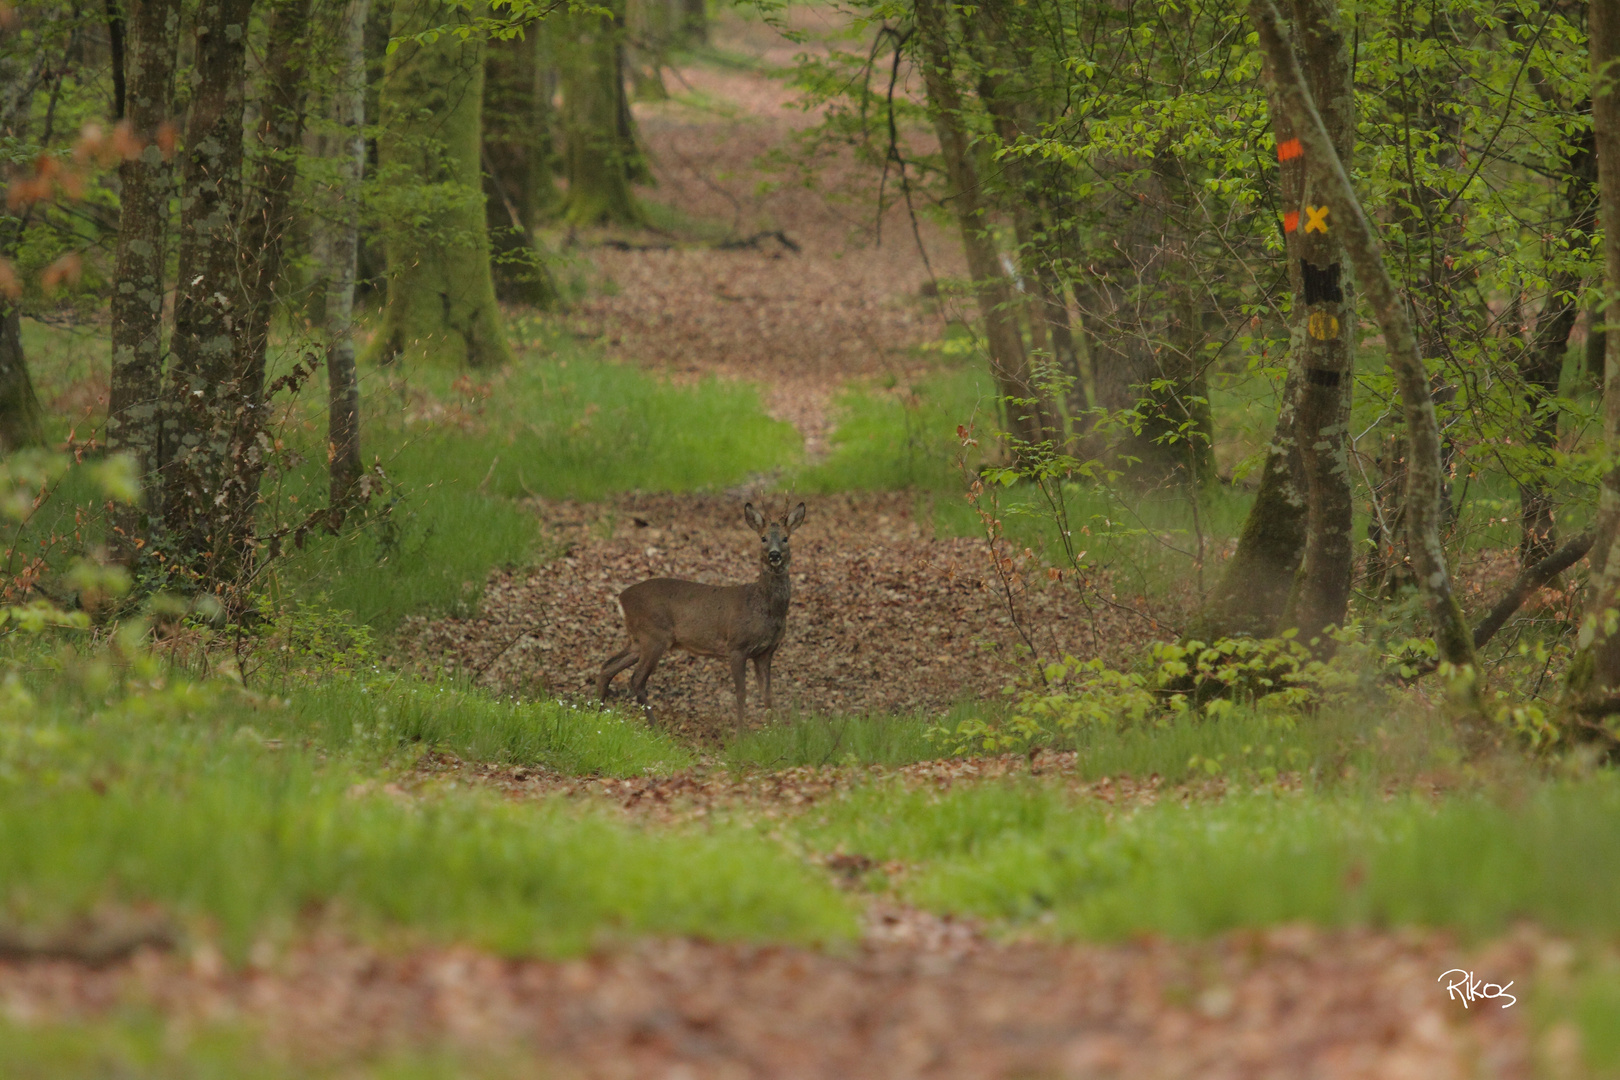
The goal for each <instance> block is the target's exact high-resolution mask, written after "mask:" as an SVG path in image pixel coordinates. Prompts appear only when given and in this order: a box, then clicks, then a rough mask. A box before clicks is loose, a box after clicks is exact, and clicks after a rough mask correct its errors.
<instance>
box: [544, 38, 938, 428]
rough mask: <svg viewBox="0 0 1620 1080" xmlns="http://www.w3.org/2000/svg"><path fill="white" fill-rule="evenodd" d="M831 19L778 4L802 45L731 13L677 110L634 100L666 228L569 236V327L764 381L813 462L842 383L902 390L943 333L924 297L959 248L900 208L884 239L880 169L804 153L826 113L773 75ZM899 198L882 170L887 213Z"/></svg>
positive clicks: (647, 358)
mask: <svg viewBox="0 0 1620 1080" xmlns="http://www.w3.org/2000/svg"><path fill="white" fill-rule="evenodd" d="M829 10H830V9H829ZM826 15H827V13H826V12H823V11H821V10H820V9H814V8H806V7H802V6H796V7H794V8H791V9H789V11H788V13H787V17H788V18H790V19H791V20H792V21H793V23H794V25H795V28H797V29H800V30H803V31H805V32H807V33H808V34H809V35H811V36H810V38H809V39H808V40H807V41H806V42H804V43H802V44H795V43H792V42H789V41H787V40H786V39H784V38H783V37H782V36H781V35H780V34H779V33H778V32H777V31H776V30H775V29H773V28H772V27H770V26H766V25H765V24H763V23H761V22H759V21H758V20H757V19H745V18H743V17H742V16H740V15H738V14H736V13H735V12H734V11H731V10H730V9H725V11H724V13H723V14H722V15H721V16H720V17H719V18H717V19H716V20H715V22H714V24H713V28H712V32H711V42H712V48H711V49H710V50H709V51H707V52H706V53H705V56H706V57H708V58H707V59H705V60H702V61H695V62H692V63H687V64H684V65H682V66H680V67H677V68H674V69H673V70H669V71H666V72H665V74H664V82H665V85H666V86H667V88H668V90H669V93H670V99H669V100H668V101H662V102H639V103H637V104H636V105H635V114H636V119H637V122H638V124H639V126H640V130H641V134H642V137H643V140H644V142H645V144H646V146H647V149H648V151H649V154H650V157H651V160H652V166H653V172H654V174H655V176H656V179H657V184H656V186H654V187H652V188H649V189H644V190H643V191H642V192H641V195H642V197H643V198H644V199H645V200H646V201H647V202H649V203H655V204H658V205H657V206H656V207H654V208H653V216H654V217H655V218H656V219H658V220H660V221H661V222H662V221H663V219H667V218H673V219H674V220H673V221H672V222H664V224H662V225H660V227H659V228H657V229H654V230H649V231H641V232H637V233H634V234H630V233H622V232H615V233H609V234H594V233H593V234H589V235H580V236H577V237H576V238H575V240H576V242H578V243H580V244H582V245H583V246H584V249H585V251H586V253H587V255H588V257H589V260H590V263H591V267H592V271H593V274H592V281H591V284H592V286H593V288H592V291H591V295H590V296H588V297H587V298H585V299H583V300H582V301H580V302H579V303H578V304H577V306H576V307H575V309H574V310H573V312H572V313H571V315H570V316H569V323H570V326H571V328H572V329H573V330H574V331H575V332H576V333H578V334H581V335H583V336H586V337H589V338H591V339H593V340H598V341H600V342H601V343H602V345H603V347H604V350H605V352H606V354H607V355H608V356H609V357H612V358H615V359H621V360H626V361H630V362H634V363H637V364H640V365H642V366H644V367H647V368H650V369H652V370H656V371H659V372H661V373H664V374H667V375H670V376H673V377H675V378H677V379H680V378H687V379H696V378H702V377H705V376H709V375H718V376H720V377H722V378H734V379H742V380H747V381H750V382H754V383H756V384H758V385H759V387H760V389H761V393H762V395H763V396H764V404H765V406H766V408H767V410H768V411H769V412H770V413H771V415H773V416H774V417H776V418H777V419H780V420H786V421H788V422H790V423H792V424H793V425H794V426H795V427H797V428H798V429H799V432H800V433H801V435H803V437H804V440H805V450H806V454H807V456H809V457H810V458H812V459H814V458H817V457H819V456H821V455H822V454H823V453H824V452H825V450H826V440H827V434H828V432H829V430H830V427H831V423H832V420H831V413H832V407H833V403H834V401H835V398H836V396H837V394H838V392H839V391H840V390H841V389H842V388H843V387H844V386H845V385H846V384H847V383H849V382H851V381H852V380H856V381H863V382H879V381H881V382H887V383H890V384H891V385H892V384H894V383H905V382H907V381H909V379H910V378H911V377H913V376H914V375H916V374H917V373H918V372H920V371H921V370H924V369H926V367H927V364H926V362H923V361H922V360H921V359H920V358H919V357H918V356H917V355H915V353H914V351H913V350H914V348H915V346H917V345H919V344H921V343H923V342H926V341H930V340H934V339H936V338H937V337H938V336H939V333H940V330H941V328H942V327H943V322H942V319H941V315H940V313H939V310H938V305H936V304H934V303H933V302H931V301H926V300H924V299H923V293H924V286H925V284H926V283H928V282H929V281H930V280H931V275H932V274H957V273H960V272H961V268H960V263H961V254H960V250H959V249H960V244H959V243H954V242H952V238H951V237H950V236H949V235H948V234H946V233H944V232H942V231H941V230H939V229H938V228H936V227H935V226H934V225H933V224H932V223H930V222H928V221H926V220H919V221H918V222H917V230H916V232H914V230H913V227H912V222H911V219H910V216H909V214H908V213H907V210H906V207H905V206H904V205H903V204H901V203H895V204H894V205H890V206H889V207H888V209H887V211H886V212H885V213H884V215H883V220H882V222H881V233H880V231H879V227H878V226H879V222H878V220H877V214H876V208H877V194H878V193H877V179H878V178H877V175H876V173H875V171H874V170H873V169H872V168H871V167H870V166H864V165H858V164H857V163H856V162H855V161H854V158H853V155H852V153H851V152H850V150H849V149H848V148H847V147H842V146H823V147H821V148H819V149H817V150H816V151H815V152H813V153H808V154H807V153H806V152H805V151H804V149H803V139H804V137H805V134H806V132H807V131H808V130H809V129H810V128H811V127H812V126H813V125H814V124H815V123H816V121H817V120H818V119H819V115H818V114H817V113H814V112H808V111H806V110H805V109H803V108H802V107H800V105H799V104H798V103H797V102H798V98H799V92H798V91H797V90H796V89H795V88H794V87H793V86H791V85H790V84H789V82H788V80H787V78H786V77H785V74H784V73H785V72H786V71H787V70H788V69H790V68H791V67H792V65H793V60H794V56H795V55H796V54H798V53H801V52H811V53H814V52H816V51H818V50H820V49H824V48H825V46H824V45H820V44H818V40H820V39H824V38H825V37H826V36H827V35H829V34H830V33H831V30H832V24H831V23H830V22H827V21H825V19H826ZM874 124H876V119H874ZM898 193H899V188H898V186H897V184H896V181H895V179H894V177H893V176H892V175H891V177H890V180H889V184H888V188H887V195H886V197H885V202H886V203H894V202H895V200H896V197H897V195H898ZM919 233H920V235H921V237H922V241H923V246H924V248H925V249H926V252H927V255H926V258H925V256H924V254H923V250H921V249H919V246H918V240H917V235H918V234H919ZM777 234H780V236H778V235H777ZM782 237H785V238H786V239H787V240H788V241H790V243H791V246H789V245H788V244H784V243H783V242H782V239H781V238H782ZM726 245H732V246H726ZM795 249H796V250H795Z"/></svg>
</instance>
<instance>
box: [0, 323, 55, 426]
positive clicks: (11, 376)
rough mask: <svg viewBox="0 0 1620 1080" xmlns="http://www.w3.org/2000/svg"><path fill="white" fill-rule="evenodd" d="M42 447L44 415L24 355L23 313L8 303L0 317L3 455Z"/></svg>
mask: <svg viewBox="0 0 1620 1080" xmlns="http://www.w3.org/2000/svg"><path fill="white" fill-rule="evenodd" d="M0 303H4V301H0ZM43 445H45V423H44V413H43V411H42V410H41V409H40V407H39V397H38V396H37V395H36V394H35V393H34V380H33V379H32V378H31V377H30V376H29V374H28V362H27V358H26V357H24V355H23V347H22V312H21V311H19V310H18V308H17V305H16V304H11V303H7V304H5V310H4V313H3V314H0V455H4V454H9V453H12V452H13V451H16V450H24V449H27V448H28V447H33V446H43Z"/></svg>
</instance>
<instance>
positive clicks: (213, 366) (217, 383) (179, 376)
mask: <svg viewBox="0 0 1620 1080" xmlns="http://www.w3.org/2000/svg"><path fill="white" fill-rule="evenodd" d="M252 6H253V4H252V0H215V2H213V3H209V4H205V5H204V6H203V7H202V8H201V9H200V10H199V12H198V15H197V43H196V56H195V67H196V91H195V93H194V94H193V96H192V100H191V115H190V118H189V119H188V121H187V124H186V141H185V142H186V154H185V162H184V166H183V170H182V175H181V181H180V237H179V258H178V271H179V272H178V286H177V292H176V296H175V310H174V337H173V341H172V342H171V351H172V352H173V362H172V363H171V365H170V371H169V377H168V386H167V390H166V393H165V403H164V409H163V432H162V440H163V445H162V455H163V459H162V460H161V461H160V467H161V469H162V470H163V473H164V478H163V489H164V490H163V495H164V503H163V510H164V520H165V525H166V528H167V532H168V534H169V537H168V538H169V541H170V543H171V545H172V548H173V551H172V557H173V558H174V559H175V560H176V561H177V562H178V563H179V570H180V572H181V574H182V575H183V576H191V577H193V578H194V579H195V581H196V583H197V584H198V585H199V586H201V587H204V588H210V589H213V590H215V591H226V589H227V587H228V585H229V584H230V583H233V582H234V581H235V580H236V577H237V573H238V569H239V565H238V563H237V555H238V552H237V551H236V549H235V547H234V544H233V539H234V538H233V535H232V533H233V528H232V526H233V520H232V515H233V510H234V508H235V506H236V500H235V499H233V497H232V491H231V490H230V489H231V485H232V484H233V482H234V481H236V480H237V479H238V477H239V474H238V472H237V469H236V464H235V462H233V461H232V460H231V451H232V448H233V444H234V442H235V434H236V426H237V422H238V417H239V415H240V414H241V412H242V411H243V410H244V409H245V408H247V407H249V406H248V404H247V402H246V399H245V398H244V390H245V389H246V388H245V387H244V386H243V382H242V379H241V378H240V374H239V372H238V371H237V370H236V368H235V359H236V331H237V328H238V327H239V326H241V325H242V323H243V320H245V319H246V318H248V317H249V313H250V311H251V306H252V305H251V300H250V298H249V297H248V295H247V293H246V292H245V291H244V289H243V287H242V280H241V263H240V258H239V250H240V248H239V244H238V239H239V235H240V234H239V231H238V230H239V229H240V226H241V219H242V149H243V147H242V143H243V138H242V122H243V108H244V99H243V94H244V86H243V84H244V81H245V78H246V44H247V36H248V17H249V14H250V12H251V9H252Z"/></svg>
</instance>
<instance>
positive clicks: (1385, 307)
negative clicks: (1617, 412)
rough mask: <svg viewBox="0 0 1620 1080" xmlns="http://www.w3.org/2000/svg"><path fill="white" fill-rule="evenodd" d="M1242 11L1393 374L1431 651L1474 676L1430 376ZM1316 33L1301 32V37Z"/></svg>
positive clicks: (1346, 186)
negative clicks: (1444, 523) (1453, 570)
mask: <svg viewBox="0 0 1620 1080" xmlns="http://www.w3.org/2000/svg"><path fill="white" fill-rule="evenodd" d="M1601 2H1611V3H1612V2H1616V0H1601ZM1249 12H1250V17H1251V18H1252V19H1253V21H1254V23H1255V26H1256V28H1257V29H1258V30H1259V34H1260V44H1261V47H1262V48H1263V49H1264V50H1265V52H1266V54H1267V56H1268V57H1269V59H1270V61H1271V66H1272V73H1273V78H1274V79H1275V80H1276V85H1277V93H1278V96H1279V97H1280V98H1281V99H1282V101H1283V105H1284V108H1285V109H1286V110H1287V113H1288V115H1289V117H1290V119H1291V120H1292V121H1293V124H1294V129H1295V131H1297V132H1298V134H1299V139H1300V142H1301V148H1302V150H1303V152H1304V157H1305V167H1306V169H1307V170H1308V171H1309V175H1310V176H1311V178H1312V179H1313V180H1314V182H1315V183H1316V184H1318V185H1319V186H1320V189H1321V191H1322V194H1323V196H1324V197H1325V198H1326V200H1327V205H1328V207H1329V212H1330V215H1331V218H1330V220H1331V225H1330V228H1331V230H1332V231H1333V232H1335V233H1336V234H1337V236H1338V239H1339V242H1340V243H1341V244H1342V245H1343V247H1344V250H1345V253H1346V254H1347V255H1348V256H1349V258H1350V263H1351V265H1352V267H1353V268H1354V270H1355V277H1356V282H1357V284H1358V285H1360V287H1361V288H1362V290H1363V291H1364V292H1365V293H1366V296H1367V300H1368V303H1369V304H1370V305H1371V307H1372V309H1373V311H1374V313H1375V314H1376V315H1377V316H1378V323H1379V326H1380V327H1381V329H1382V330H1383V333H1384V343H1385V348H1386V349H1387V350H1388V354H1389V361H1390V366H1391V367H1392V368H1394V371H1395V379H1396V384H1397V385H1398V386H1399V388H1400V393H1401V404H1402V409H1403V411H1404V413H1405V417H1406V428H1407V445H1408V459H1409V460H1408V465H1407V474H1406V475H1407V479H1406V500H1405V501H1406V521H1407V530H1408V544H1409V545H1410V548H1411V551H1412V561H1413V563H1414V565H1415V568H1416V570H1417V573H1418V585H1419V587H1420V588H1421V589H1422V590H1423V594H1424V599H1425V601H1426V602H1427V606H1428V608H1429V617H1430V619H1431V620H1432V621H1433V623H1434V635H1435V644H1436V646H1437V651H1438V653H1439V656H1440V658H1441V659H1442V660H1444V661H1446V662H1448V663H1451V664H1453V665H1455V666H1456V667H1458V668H1463V667H1466V668H1468V669H1470V670H1472V671H1475V672H1477V671H1478V665H1477V663H1476V662H1475V655H1474V641H1473V635H1472V634H1471V633H1470V632H1469V629H1468V624H1467V623H1466V622H1464V621H1463V614H1462V607H1461V606H1460V605H1459V604H1458V603H1457V598H1456V597H1455V596H1454V595H1453V593H1452V590H1451V575H1450V573H1449V571H1448V569H1447V567H1446V554H1445V550H1444V548H1443V547H1442V546H1441V543H1440V523H1441V522H1440V518H1441V507H1440V489H1441V483H1442V475H1441V463H1440V429H1439V424H1438V422H1437V421H1436V418H1435V410H1434V401H1433V399H1432V397H1431V395H1430V391H1429V375H1428V372H1427V370H1426V369H1425V368H1424V365H1423V360H1422V358H1421V357H1420V356H1419V355H1418V349H1417V338H1416V335H1415V334H1414V332H1413V328H1412V320H1411V316H1410V315H1409V314H1408V312H1407V310H1406V307H1405V305H1404V303H1403V302H1402V300H1401V297H1400V294H1399V293H1398V292H1397V291H1396V289H1395V283H1394V282H1393V281H1392V280H1391V278H1390V275H1389V270H1388V268H1387V267H1386V266H1385V265H1384V258H1383V252H1382V250H1381V248H1380V246H1379V243H1378V238H1377V237H1376V236H1375V235H1374V234H1373V230H1372V225H1371V223H1370V222H1368V220H1367V217H1366V214H1365V213H1363V211H1362V209H1361V203H1360V202H1359V201H1358V200H1357V198H1356V194H1355V189H1354V188H1353V187H1352V186H1351V184H1350V177H1349V176H1348V175H1347V174H1346V173H1345V171H1344V166H1343V165H1342V164H1341V163H1340V161H1339V158H1338V155H1337V154H1336V153H1335V152H1334V149H1333V142H1332V139H1331V138H1330V137H1329V135H1328V132H1327V130H1326V128H1324V127H1323V124H1322V118H1321V116H1320V115H1319V114H1318V113H1317V111H1316V106H1315V104H1314V103H1313V102H1312V100H1311V96H1310V91H1309V90H1308V89H1307V87H1306V84H1305V78H1304V75H1303V74H1302V73H1301V72H1300V69H1299V62H1298V60H1297V59H1296V58H1295V56H1294V53H1293V50H1292V49H1291V48H1290V47H1289V46H1288V43H1287V41H1286V40H1285V39H1284V38H1283V36H1282V30H1281V28H1280V26H1279V25H1278V24H1279V22H1280V21H1281V18H1280V16H1279V15H1278V13H1277V9H1276V6H1275V5H1274V4H1273V3H1272V2H1271V0H1251V3H1250V6H1249ZM1316 29H1317V28H1314V27H1313V28H1305V32H1306V33H1311V32H1315V31H1316ZM1322 29H1326V28H1322ZM1301 227H1302V228H1303V225H1302V226H1301ZM1472 694H1473V696H1472V697H1471V698H1470V700H1469V702H1468V703H1467V704H1466V707H1467V708H1468V709H1469V710H1470V711H1472V712H1476V713H1477V712H1478V710H1479V708H1480V706H1479V699H1478V697H1477V686H1475V688H1474V690H1473V691H1472Z"/></svg>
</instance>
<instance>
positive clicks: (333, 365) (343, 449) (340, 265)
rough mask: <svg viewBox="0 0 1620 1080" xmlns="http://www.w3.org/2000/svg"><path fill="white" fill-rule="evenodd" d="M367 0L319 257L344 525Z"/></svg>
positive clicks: (353, 436) (352, 443)
mask: <svg viewBox="0 0 1620 1080" xmlns="http://www.w3.org/2000/svg"><path fill="white" fill-rule="evenodd" d="M370 6H371V4H370V0H349V3H348V4H347V5H346V6H345V7H344V9H343V26H342V32H341V34H340V37H341V41H342V46H341V47H342V50H343V52H342V56H343V64H342V68H341V72H342V74H341V75H340V81H339V84H338V87H337V92H336V93H335V94H334V95H333V99H332V113H333V119H334V120H336V121H337V124H338V127H339V129H340V131H341V132H342V142H341V144H340V153H339V155H338V168H337V183H336V190H335V192H334V194H335V195H336V199H335V200H334V203H335V205H334V207H333V210H334V211H335V212H334V213H332V214H330V215H329V217H328V221H327V224H326V225H325V226H324V228H325V229H326V230H327V237H326V241H325V243H324V244H323V248H324V251H325V255H326V266H325V275H324V276H325V278H326V303H325V308H326V339H327V346H326V387H327V413H326V457H327V481H328V488H327V505H328V506H330V507H331V508H332V518H331V526H332V528H334V529H337V528H340V527H342V525H343V519H344V517H345V515H346V514H347V512H348V508H349V505H350V502H351V499H352V495H351V489H352V488H353V486H354V483H355V481H356V480H358V479H360V471H361V467H362V466H361V463H360V383H359V380H358V378H357V377H356V372H355V364H354V276H355V263H356V255H357V253H358V248H359V237H360V181H361V179H362V178H363V177H364V175H365V168H366V43H365V29H366V16H367V14H368V13H369V12H368V9H369V8H370Z"/></svg>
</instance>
